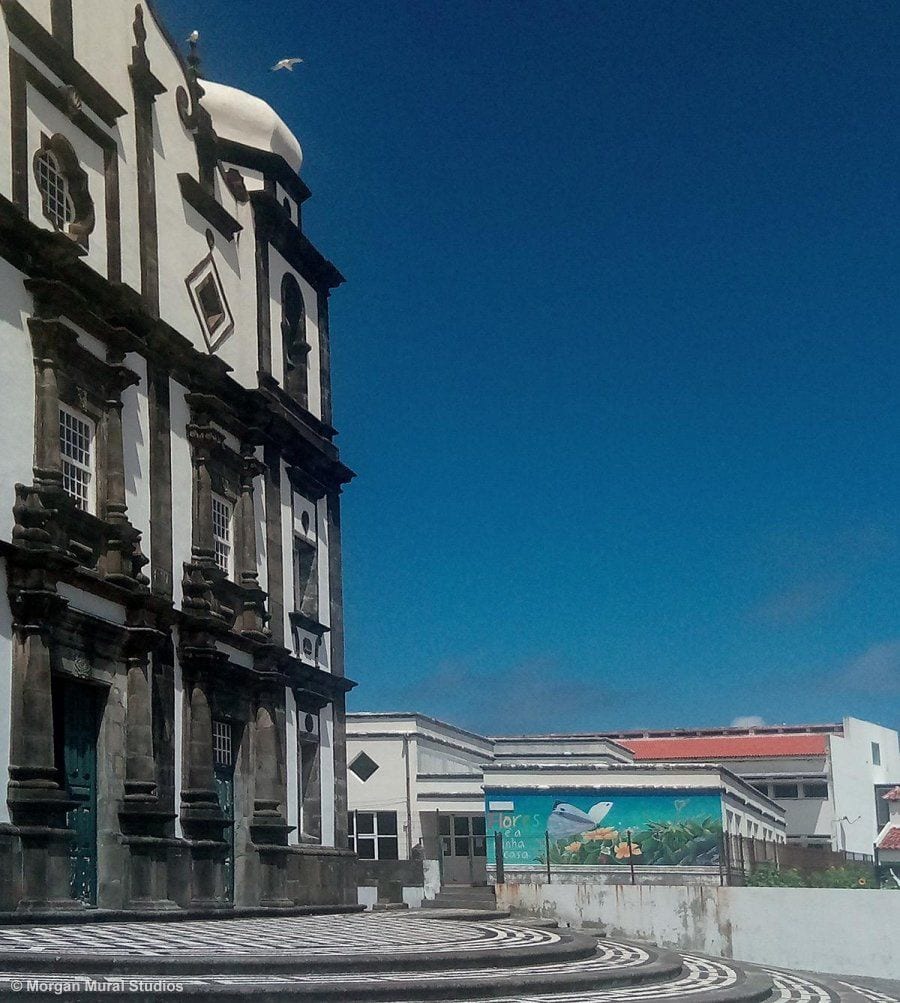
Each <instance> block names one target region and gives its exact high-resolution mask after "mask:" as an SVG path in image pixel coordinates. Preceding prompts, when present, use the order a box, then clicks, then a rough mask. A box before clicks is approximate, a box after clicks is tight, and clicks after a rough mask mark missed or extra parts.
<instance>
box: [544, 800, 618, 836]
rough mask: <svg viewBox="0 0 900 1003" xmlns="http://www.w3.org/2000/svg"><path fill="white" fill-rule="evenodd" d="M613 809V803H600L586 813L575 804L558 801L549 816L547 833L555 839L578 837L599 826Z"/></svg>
mask: <svg viewBox="0 0 900 1003" xmlns="http://www.w3.org/2000/svg"><path fill="white" fill-rule="evenodd" d="M610 808H612V801H599V802H598V803H597V804H595V805H594V806H593V807H592V808H590V809H588V811H586V812H584V811H582V810H581V809H580V808H576V807H575V805H573V804H566V803H565V802H564V801H557V802H556V804H555V805H554V806H553V811H551V812H550V814H549V815H548V816H547V832H548V833H549V834H550V835H551V836H552V837H553V838H554V839H562V838H563V837H565V836H578V835H580V834H581V833H582V832H587V831H588V830H589V829H593V828H594V826H596V825H598V824H599V823H600V822H601V821H602V820H603V819H604V818H605V817H606V815H607V814H608V813H609V810H610Z"/></svg>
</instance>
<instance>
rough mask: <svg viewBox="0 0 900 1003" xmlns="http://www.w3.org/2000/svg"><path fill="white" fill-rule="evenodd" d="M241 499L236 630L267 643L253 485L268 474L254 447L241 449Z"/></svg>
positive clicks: (267, 634)
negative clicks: (257, 565) (239, 587)
mask: <svg viewBox="0 0 900 1003" xmlns="http://www.w3.org/2000/svg"><path fill="white" fill-rule="evenodd" d="M241 461H242V462H241V497H240V500H239V502H238V520H239V526H240V532H239V534H238V535H239V540H240V549H239V551H238V554H237V558H238V569H237V581H238V583H239V584H240V586H241V588H242V590H243V595H242V598H241V608H240V609H239V610H238V616H237V621H236V623H235V629H237V630H239V631H240V632H241V633H242V634H244V635H246V636H248V637H252V638H254V639H255V640H258V641H268V640H269V639H270V635H269V633H268V632H267V630H266V622H267V620H268V614H267V613H266V594H265V592H264V591H263V590H262V589H261V588H260V587H259V572H258V571H257V567H256V507H255V505H254V498H253V492H254V485H255V481H256V478H257V477H261V476H262V475H263V474H264V473H265V469H266V468H265V465H264V464H263V463H261V462H260V461H259V460H257V458H256V455H255V452H254V447H253V446H251V445H244V446H242V447H241Z"/></svg>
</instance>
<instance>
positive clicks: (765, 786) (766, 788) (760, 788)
mask: <svg viewBox="0 0 900 1003" xmlns="http://www.w3.org/2000/svg"><path fill="white" fill-rule="evenodd" d="M750 786H751V787H753V788H754V789H755V790H758V791H759V793H760V794H765V796H766V797H768V796H769V785H768V784H750Z"/></svg>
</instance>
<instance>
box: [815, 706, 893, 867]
mask: <svg viewBox="0 0 900 1003" xmlns="http://www.w3.org/2000/svg"><path fill="white" fill-rule="evenodd" d="M872 742H877V743H878V745H879V748H880V750H881V766H875V765H874V764H873V762H872V747H871V743H872ZM830 747H831V757H830V759H831V772H832V783H833V789H834V814H835V820H834V833H833V839H834V844H833V845H834V848H835V849H838V850H848V851H850V852H852V853H866V854H869V855H871V854H872V852H873V851H872V847H873V845H874V843H875V837H876V836H877V835H878V827H877V826H876V824H875V819H876V815H875V790H874V787H875V784H891V783H900V745H898V738H897V732H896V731H893V730H891V729H890V728H884V727H881V726H880V725H877V724H872V723H871V722H870V721H861V720H859V719H858V718H853V717H850V718H845V720H844V734H843V736H841V735H832V736H831V737H830ZM845 817H846V820H844V821H841V820H842V819H844V818H845Z"/></svg>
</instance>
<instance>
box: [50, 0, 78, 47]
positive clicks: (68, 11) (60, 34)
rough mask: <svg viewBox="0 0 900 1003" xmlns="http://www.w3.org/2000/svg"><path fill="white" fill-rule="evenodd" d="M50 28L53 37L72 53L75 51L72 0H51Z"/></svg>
mask: <svg viewBox="0 0 900 1003" xmlns="http://www.w3.org/2000/svg"><path fill="white" fill-rule="evenodd" d="M50 28H51V30H52V32H53V37H54V38H55V39H56V40H57V41H58V42H59V44H60V45H61V46H62V47H63V48H64V49H65V50H66V52H68V53H69V54H72V53H73V52H74V51H75V47H74V41H75V40H74V35H73V25H72V0H50Z"/></svg>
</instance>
